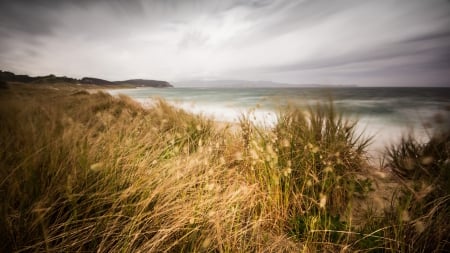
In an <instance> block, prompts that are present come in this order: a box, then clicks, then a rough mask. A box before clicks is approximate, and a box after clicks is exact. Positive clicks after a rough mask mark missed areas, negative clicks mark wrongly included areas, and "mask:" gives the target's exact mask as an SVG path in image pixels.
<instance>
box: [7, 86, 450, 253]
mask: <svg viewBox="0 0 450 253" xmlns="http://www.w3.org/2000/svg"><path fill="white" fill-rule="evenodd" d="M0 97H1V99H0V122H1V124H2V127H1V128H0V144H1V145H0V147H1V149H0V168H1V171H0V173H1V174H0V179H1V182H0V191H1V194H2V196H3V197H2V202H1V203H0V234H1V235H2V237H1V238H0V247H1V248H0V251H1V252H30V251H31V252H35V251H38V252H72V251H77V252H78V251H98V252H210V251H214V252H316V251H329V252H336V251H364V252H366V251H382V252H384V251H388V252H398V251H405V252H408V251H412V249H417V251H418V252H422V251H423V252H425V251H427V252H428V250H429V249H432V250H433V249H435V250H442V249H445V248H446V247H447V246H448V234H449V233H445V232H447V231H448V228H449V226H448V221H447V219H445V218H446V217H448V213H449V212H448V210H449V209H448V203H449V192H448V185H449V184H448V182H449V181H448V180H447V181H445V180H441V181H439V182H442V185H440V186H439V187H436V188H433V189H432V190H430V193H426V194H425V196H424V197H423V198H422V199H426V201H425V202H420V199H419V200H417V199H414V197H415V196H416V195H417V192H414V194H416V195H414V194H412V193H411V191H408V189H410V188H411V187H412V186H411V183H409V184H405V187H403V188H401V189H403V190H402V191H399V192H398V196H397V197H398V198H399V199H400V200H399V201H393V202H392V206H391V208H390V209H386V210H383V213H382V215H373V216H370V215H369V214H370V211H371V210H369V209H361V208H355V206H357V204H358V203H360V202H365V201H366V202H370V199H369V198H368V193H369V192H373V191H374V189H373V187H372V183H373V182H372V179H371V178H367V177H362V175H364V174H365V173H366V171H365V169H364V168H367V167H368V165H367V164H366V161H365V148H366V146H367V145H368V141H369V140H367V139H364V138H362V137H361V136H358V135H356V134H355V124H356V123H355V122H350V121H347V120H346V119H345V117H343V116H342V115H340V114H339V113H338V112H336V111H335V110H334V108H333V105H332V103H325V104H323V105H318V106H313V107H310V108H307V109H305V108H302V109H300V108H295V107H292V108H285V109H283V110H282V111H281V112H280V114H279V119H278V124H277V125H276V126H275V127H274V128H273V129H265V128H261V127H258V126H255V125H254V124H252V122H251V121H250V120H249V115H244V116H242V118H241V122H240V123H239V127H238V129H237V130H234V131H231V130H230V129H229V128H228V127H220V126H219V125H218V124H217V123H215V122H213V121H211V120H209V119H207V118H203V117H201V116H197V115H192V114H189V113H186V112H184V111H182V110H180V109H177V108H174V107H172V106H170V105H169V104H167V103H166V102H164V101H162V100H161V101H157V102H156V103H155V105H154V106H153V107H152V108H147V109H144V108H142V107H141V106H140V105H139V104H138V103H136V102H135V101H133V100H132V99H130V98H128V97H125V96H119V97H112V96H110V95H108V94H105V93H101V92H99V93H95V94H89V93H88V92H86V91H83V90H77V89H75V88H67V89H64V90H55V89H42V88H36V87H32V86H25V85H23V86H17V87H10V88H9V89H7V90H2V91H1V93H0ZM447 137H448V136H447ZM436 140H438V144H436V145H444V149H442V148H440V149H436V150H437V152H438V154H436V153H432V154H428V153H426V157H428V156H432V157H433V160H432V162H431V163H432V164H433V165H430V166H431V167H430V168H434V167H433V166H437V167H438V168H440V170H439V171H442V173H444V174H445V173H447V174H446V175H447V176H448V171H449V169H448V148H449V144H448V138H447V139H442V138H440V137H439V138H437V139H436ZM431 142H432V141H430V143H431ZM441 142H443V144H442V143H441ZM433 143H434V142H433ZM401 145H406V144H405V143H403V144H401ZM429 145H435V144H429ZM406 146H407V145H406ZM439 147H441V146H439ZM402 149H403V148H402V147H401V146H400V147H393V148H392V149H391V153H390V159H389V161H390V166H391V167H392V168H394V169H393V171H394V172H396V175H397V174H398V175H402V173H401V170H402V169H401V166H399V164H397V163H401V162H398V161H404V160H405V159H406V158H405V157H403V156H404V155H403V153H402V152H403V151H401V150H402ZM422 149H424V150H425V149H426V150H428V149H427V148H422V146H421V149H420V150H422ZM442 150H446V152H447V153H446V155H447V156H446V157H444V158H439V159H438V160H435V159H434V158H435V157H436V158H437V157H438V156H439V155H441V151H442ZM415 152H421V151H415ZM424 152H425V151H424ZM427 152H428V151H427ZM408 157H409V154H408ZM445 159H446V160H445ZM422 160H423V159H422ZM427 166H428V165H427ZM427 168H428V167H427ZM397 171H398V173H397ZM417 171H420V170H417ZM433 171H434V170H433ZM433 173H434V172H433ZM439 173H441V172H439ZM442 173H441V174H442ZM441 174H439V175H441ZM444 174H442V175H444ZM408 175H410V174H409V173H408ZM435 175H436V174H433V176H430V177H429V178H430V180H434V178H435ZM438 178H441V176H438ZM401 180H403V181H405V182H406V179H404V178H401ZM408 180H411V182H413V183H417V182H422V181H421V180H422V176H419V175H418V176H417V177H414V178H412V179H408ZM427 180H428V179H427ZM403 181H402V182H403ZM433 182H434V181H433ZM430 183H431V181H427V182H426V183H424V185H425V184H426V185H428V184H430ZM406 186H407V187H406ZM408 187H409V188H408ZM414 187H416V186H414ZM424 187H425V186H424ZM445 187H447V188H445ZM437 189H439V191H438V190H437ZM442 189H444V190H442ZM445 189H447V190H445ZM434 192H436V194H434ZM394 197H395V196H394ZM417 201H419V202H420V203H422V204H423V205H422V206H421V207H424V208H416V204H417V203H419V202H417ZM414 208H415V209H414ZM419 210H421V211H420V212H419ZM442 210H445V212H444V213H443V212H442ZM364 215H366V216H367V217H369V216H370V218H367V219H366V220H364V222H361V221H359V222H356V219H355V217H356V216H364ZM407 215H409V217H406V216H407ZM407 218H408V219H407Z"/></svg>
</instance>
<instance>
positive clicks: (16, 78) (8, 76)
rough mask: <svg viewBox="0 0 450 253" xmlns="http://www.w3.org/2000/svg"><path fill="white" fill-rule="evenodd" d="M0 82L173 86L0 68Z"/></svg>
mask: <svg viewBox="0 0 450 253" xmlns="http://www.w3.org/2000/svg"><path fill="white" fill-rule="evenodd" d="M0 82H1V83H32V84H57V83H63V84H78V85H97V86H111V87H123V86H125V87H155V88H167V87H173V86H172V85H171V84H170V83H169V82H166V81H160V80H146V79H131V80H125V81H108V80H104V79H100V78H96V77H83V78H81V79H76V78H71V77H66V76H55V75H47V76H35V77H31V76H28V75H16V74H14V73H12V72H9V71H2V70H0Z"/></svg>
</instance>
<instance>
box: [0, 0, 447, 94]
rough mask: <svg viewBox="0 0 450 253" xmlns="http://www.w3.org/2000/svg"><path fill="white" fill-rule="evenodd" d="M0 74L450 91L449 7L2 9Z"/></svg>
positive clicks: (185, 1)
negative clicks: (437, 88) (436, 88)
mask: <svg viewBox="0 0 450 253" xmlns="http://www.w3.org/2000/svg"><path fill="white" fill-rule="evenodd" d="M0 69H2V70H8V71H12V72H15V73H18V74H29V75H47V74H50V73H52V74H55V75H65V76H70V77H75V78H81V77H83V76H93V77H98V78H103V79H108V80H125V79H131V78H146V79H158V80H166V81H170V82H182V81H188V80H206V81H207V80H251V81H257V80H264V81H273V82H279V83H289V84H358V85H370V86H377V85H379V86H417V85H421V86H450V0H377V1H364V0H303V1H302V0H148V1H144V0H141V1H139V0H99V1H95V0H57V1H53V0H47V1H40V0H34V1H32V0H11V1H6V0H0Z"/></svg>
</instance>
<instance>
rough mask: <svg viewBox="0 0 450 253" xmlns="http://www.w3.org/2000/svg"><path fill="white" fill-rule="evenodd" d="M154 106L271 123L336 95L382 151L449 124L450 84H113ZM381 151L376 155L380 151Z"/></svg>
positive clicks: (339, 104) (374, 149) (337, 104)
mask: <svg viewBox="0 0 450 253" xmlns="http://www.w3.org/2000/svg"><path fill="white" fill-rule="evenodd" d="M108 92H109V93H110V94H112V95H117V94H120V93H121V94H125V95H128V96H130V97H131V98H133V99H135V100H137V101H139V102H141V103H142V104H144V105H147V106H151V103H152V101H153V100H154V99H155V98H164V99H165V100H166V101H168V102H169V103H171V104H173V105H175V106H177V107H180V108H183V109H185V110H186V111H189V112H192V113H196V114H202V115H205V116H207V117H211V118H213V119H215V120H217V121H225V122H238V120H239V117H240V116H241V115H242V114H243V113H244V114H248V113H251V117H250V118H251V119H253V120H254V122H255V123H256V124H259V125H261V126H265V127H271V126H273V125H275V124H276V122H277V114H278V112H279V110H280V108H282V107H283V106H285V105H287V104H295V105H298V106H308V105H312V106H314V105H315V104H317V103H328V102H329V101H331V100H332V101H333V103H334V105H335V107H336V108H337V110H338V111H340V112H342V113H343V114H344V115H345V116H346V117H348V118H349V119H350V120H358V129H357V131H359V132H361V133H363V135H364V136H366V137H370V136H373V137H374V138H373V141H372V144H371V145H370V147H369V150H368V151H369V152H370V153H372V154H374V156H378V157H379V156H381V154H382V153H383V152H384V150H385V147H386V146H389V145H391V144H395V143H397V142H398V141H399V140H400V139H401V137H402V136H404V135H406V134H413V135H415V136H416V137H417V138H419V139H420V140H422V141H426V140H427V138H428V137H429V136H430V134H431V132H432V131H433V128H436V127H444V128H448V127H449V126H450V124H449V123H450V122H449V120H450V119H449V116H450V88H398V87H376V88H375V87H338V88H334V87H333V88H165V89H156V88H136V89H120V90H109V91H108ZM377 154H378V155H377Z"/></svg>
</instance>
